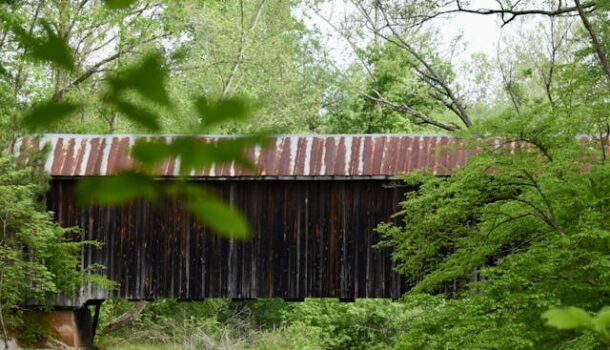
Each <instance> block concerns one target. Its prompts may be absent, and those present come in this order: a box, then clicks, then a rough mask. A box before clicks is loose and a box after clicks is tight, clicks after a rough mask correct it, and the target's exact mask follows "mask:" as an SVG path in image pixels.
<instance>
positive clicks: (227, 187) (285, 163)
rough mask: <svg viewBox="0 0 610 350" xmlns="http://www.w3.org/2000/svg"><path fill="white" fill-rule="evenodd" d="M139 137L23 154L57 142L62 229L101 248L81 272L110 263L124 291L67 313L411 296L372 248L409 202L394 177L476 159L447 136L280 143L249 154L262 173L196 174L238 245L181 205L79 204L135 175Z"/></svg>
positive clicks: (221, 168) (60, 141) (53, 155)
mask: <svg viewBox="0 0 610 350" xmlns="http://www.w3.org/2000/svg"><path fill="white" fill-rule="evenodd" d="M142 137H146V136H134V135H44V136H42V137H41V138H40V139H34V138H24V139H21V140H20V141H19V142H18V144H17V145H16V148H17V150H23V149H25V148H38V147H40V146H41V145H42V144H45V143H49V144H50V147H51V150H50V155H49V157H48V159H47V161H46V164H45V167H46V170H47V171H48V172H49V173H50V175H51V176H52V181H51V189H50V193H49V195H48V198H47V200H48V208H49V209H50V210H52V211H53V212H54V213H55V217H56V220H57V221H58V222H59V223H60V224H61V225H64V226H79V227H80V229H81V233H80V237H78V238H80V239H84V240H97V241H101V242H102V243H103V247H102V248H101V249H94V248H87V249H84V251H83V252H82V255H81V259H82V265H83V266H89V265H91V264H101V265H104V266H105V269H103V270H100V273H102V274H104V275H106V276H107V277H108V278H109V279H111V280H113V281H116V282H117V283H118V289H116V290H113V291H103V290H100V289H97V288H95V287H93V286H88V287H86V288H84V289H83V290H82V291H81V293H80V294H79V295H78V297H77V298H72V297H70V298H67V297H66V298H61V300H60V301H58V304H59V305H82V304H84V303H86V302H90V301H92V300H104V299H110V298H126V299H130V300H153V299H158V298H176V299H178V300H199V299H204V298H213V297H222V298H233V299H251V298H271V297H277V298H285V299H288V300H301V299H303V298H308V297H333V298H340V299H343V300H353V299H354V298H397V297H399V296H400V295H401V294H403V293H404V292H405V291H406V290H407V288H408V286H407V285H406V284H405V281H404V280H403V279H402V278H401V276H400V275H398V274H397V273H395V272H394V271H393V268H392V260H391V258H390V254H389V252H388V251H387V250H386V249H378V248H374V247H373V246H374V245H375V244H376V243H377V242H378V241H379V236H378V234H377V233H376V232H375V231H374V228H375V227H376V226H377V224H379V223H380V222H382V221H389V220H392V218H391V215H392V214H393V213H394V212H395V211H396V210H397V209H398V203H399V202H400V201H401V200H402V199H403V197H404V193H405V191H406V189H405V188H404V187H403V186H402V185H400V181H397V180H396V179H397V175H399V174H404V173H409V172H412V171H415V170H421V169H426V170H427V171H431V172H433V173H435V174H438V175H448V174H449V172H450V170H451V169H453V168H455V167H459V166H461V165H463V164H464V163H465V160H466V158H467V157H468V155H469V152H468V151H464V150H458V149H452V150H447V149H445V148H443V146H458V145H459V143H460V142H459V141H458V140H456V139H453V138H451V137H448V136H423V135H329V136H326V135H320V136H315V135H312V136H301V135H285V136H277V137H275V139H274V142H273V143H272V145H271V146H270V147H268V148H266V149H260V148H258V147H255V148H252V149H249V150H247V155H248V157H250V158H251V159H252V160H253V161H254V163H255V164H257V165H258V172H256V173H246V172H244V171H242V170H240V169H239V168H237V167H235V166H234V164H219V165H216V166H213V167H212V168H211V169H207V170H202V171H201V172H198V173H192V174H191V178H192V181H195V182H201V183H206V184H207V185H208V186H211V187H212V188H215V189H216V190H217V191H218V192H219V193H220V194H221V195H222V196H223V197H224V199H225V200H226V201H227V202H229V203H231V204H232V205H233V206H235V207H236V208H237V209H238V210H240V211H241V212H242V213H243V214H244V215H245V216H246V217H247V219H248V220H249V222H250V225H251V228H252V236H251V238H250V239H248V240H246V241H236V240H232V239H225V238H222V237H219V236H217V235H215V234H213V233H212V232H210V231H209V230H208V229H207V228H206V227H203V226H202V225H200V224H199V223H198V222H196V221H195V220H194V219H193V218H192V217H191V216H190V215H189V214H188V213H186V212H185V211H184V210H183V209H182V208H181V203H180V201H179V200H171V201H167V202H164V203H161V204H159V203H157V204H151V203H148V202H145V201H143V200H136V201H134V202H132V203H129V204H126V205H124V206H121V207H97V206H96V207H86V208H79V207H77V206H76V203H75V198H74V196H73V190H74V184H75V181H76V180H78V179H79V178H81V177H84V176H107V175H112V174H113V173H116V172H118V171H120V170H124V169H128V168H129V167H130V164H131V160H130V158H129V156H128V154H129V150H130V147H131V146H132V145H133V144H134V143H135V140H136V139H138V138H142ZM174 137H179V136H164V137H161V139H165V140H167V141H171V140H172V138H174ZM201 137H202V138H205V139H209V140H214V139H216V138H218V137H214V136H201ZM154 138H155V139H156V140H158V139H159V138H160V137H159V136H155V137H154ZM178 161H179V160H170V161H167V162H166V163H165V164H163V166H162V167H161V169H159V173H158V175H159V178H160V179H167V180H171V179H172V177H175V176H176V175H177V166H176V162H178Z"/></svg>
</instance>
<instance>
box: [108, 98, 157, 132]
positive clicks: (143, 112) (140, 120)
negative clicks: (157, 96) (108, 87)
mask: <svg viewBox="0 0 610 350" xmlns="http://www.w3.org/2000/svg"><path fill="white" fill-rule="evenodd" d="M114 105H115V107H116V109H117V110H118V111H119V112H121V113H122V114H124V115H125V116H126V117H127V119H129V120H131V121H132V122H134V123H136V124H138V125H140V126H143V127H145V128H146V129H148V130H150V131H159V130H160V129H161V126H160V125H159V116H158V115H156V114H155V113H153V112H151V111H149V110H148V109H146V108H144V107H140V106H138V105H135V104H133V103H131V102H126V101H115V102H114Z"/></svg>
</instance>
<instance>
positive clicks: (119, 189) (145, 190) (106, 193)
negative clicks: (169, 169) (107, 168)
mask: <svg viewBox="0 0 610 350" xmlns="http://www.w3.org/2000/svg"><path fill="white" fill-rule="evenodd" d="M157 188H158V184H157V183H156V182H155V181H154V180H153V179H152V178H151V177H149V176H146V175H143V174H138V173H133V172H124V173H120V174H117V175H114V176H99V177H86V178H84V179H82V180H80V181H79V182H78V183H77V185H76V198H77V200H78V202H79V203H80V204H82V205H87V204H89V203H91V202H94V203H97V204H103V205H117V204H122V203H125V202H128V201H130V200H133V199H136V198H144V199H148V200H154V199H156V198H157Z"/></svg>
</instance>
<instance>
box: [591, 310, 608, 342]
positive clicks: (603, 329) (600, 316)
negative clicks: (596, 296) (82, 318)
mask: <svg viewBox="0 0 610 350" xmlns="http://www.w3.org/2000/svg"><path fill="white" fill-rule="evenodd" d="M593 328H594V329H595V330H596V331H597V332H599V333H602V334H606V335H607V333H608V328H610V308H603V309H602V310H600V311H599V312H598V313H597V315H595V317H594V318H593Z"/></svg>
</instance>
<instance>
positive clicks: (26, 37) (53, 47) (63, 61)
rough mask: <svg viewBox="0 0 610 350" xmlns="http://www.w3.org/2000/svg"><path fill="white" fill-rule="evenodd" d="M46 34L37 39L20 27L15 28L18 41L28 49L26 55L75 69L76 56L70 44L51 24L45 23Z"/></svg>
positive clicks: (15, 26)
mask: <svg viewBox="0 0 610 350" xmlns="http://www.w3.org/2000/svg"><path fill="white" fill-rule="evenodd" d="M42 26H43V28H44V31H45V33H46V36H45V37H43V38H36V37H34V36H32V35H31V34H30V33H28V32H26V31H25V30H24V29H23V28H21V27H20V26H18V25H14V26H13V32H14V33H15V37H16V39H17V40H18V41H19V42H20V43H21V44H22V45H23V47H24V48H26V49H27V51H26V53H27V54H28V55H30V56H31V57H33V58H36V59H39V60H42V61H46V62H51V63H55V64H57V65H58V66H60V67H63V68H65V69H68V70H69V69H72V68H73V67H74V56H73V54H72V49H71V48H70V45H68V42H67V41H66V40H65V39H64V38H63V37H61V36H59V35H58V34H57V33H56V32H55V31H54V30H53V28H52V27H51V25H50V24H48V23H46V22H43V23H42Z"/></svg>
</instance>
